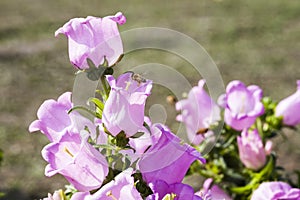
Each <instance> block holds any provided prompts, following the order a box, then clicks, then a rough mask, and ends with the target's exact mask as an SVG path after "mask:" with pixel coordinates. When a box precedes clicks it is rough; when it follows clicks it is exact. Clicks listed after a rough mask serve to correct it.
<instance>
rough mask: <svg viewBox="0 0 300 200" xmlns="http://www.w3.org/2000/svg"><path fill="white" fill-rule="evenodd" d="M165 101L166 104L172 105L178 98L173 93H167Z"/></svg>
mask: <svg viewBox="0 0 300 200" xmlns="http://www.w3.org/2000/svg"><path fill="white" fill-rule="evenodd" d="M166 101H167V103H168V104H170V105H172V106H174V105H175V104H176V102H177V101H178V100H177V98H176V97H175V96H174V95H168V96H167V98H166Z"/></svg>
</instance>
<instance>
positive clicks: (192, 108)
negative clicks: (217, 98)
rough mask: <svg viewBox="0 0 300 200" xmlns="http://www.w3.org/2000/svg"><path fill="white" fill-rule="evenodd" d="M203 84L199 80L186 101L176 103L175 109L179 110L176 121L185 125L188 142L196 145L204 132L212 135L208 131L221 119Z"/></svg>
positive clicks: (217, 108)
mask: <svg viewBox="0 0 300 200" xmlns="http://www.w3.org/2000/svg"><path fill="white" fill-rule="evenodd" d="M204 84H205V81H204V80H200V81H199V83H198V86H196V87H193V88H192V89H191V91H190V92H189V94H188V98H187V99H184V100H181V101H179V102H177V103H176V109H177V110H181V114H180V115H178V116H177V118H176V119H177V120H178V121H181V122H183V123H184V124H185V126H186V130H187V134H188V138H189V140H190V141H191V142H192V143H193V144H196V145H198V144H200V143H201V142H202V140H203V139H204V136H205V132H206V133H207V134H211V133H212V131H209V130H208V129H209V128H210V126H211V125H212V124H215V123H216V122H217V121H219V120H220V119H221V118H220V109H219V107H218V106H217V104H216V103H215V102H214V101H213V99H212V98H211V97H210V96H209V95H208V94H207V93H206V91H205V90H204V88H203V87H204Z"/></svg>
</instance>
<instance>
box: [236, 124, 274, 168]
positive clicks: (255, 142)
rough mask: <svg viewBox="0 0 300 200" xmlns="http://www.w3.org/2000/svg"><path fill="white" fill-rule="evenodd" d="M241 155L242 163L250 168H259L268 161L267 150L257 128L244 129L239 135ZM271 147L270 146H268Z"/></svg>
mask: <svg viewBox="0 0 300 200" xmlns="http://www.w3.org/2000/svg"><path fill="white" fill-rule="evenodd" d="M237 144H238V149H239V155H240V159H241V161H242V163H243V164H244V165H245V166H246V167H247V168H249V169H253V170H258V169H260V168H261V167H262V166H264V165H265V163H266V155H267V153H268V152H269V151H270V150H268V152H266V150H265V148H264V145H263V142H262V140H261V137H260V135H259V133H258V131H257V130H256V129H254V130H253V131H250V130H247V129H245V130H243V132H242V134H241V136H238V137H237ZM268 148H269V147H268Z"/></svg>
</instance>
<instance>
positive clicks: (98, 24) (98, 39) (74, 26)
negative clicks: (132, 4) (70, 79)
mask: <svg viewBox="0 0 300 200" xmlns="http://www.w3.org/2000/svg"><path fill="white" fill-rule="evenodd" d="M125 22H126V18H125V16H124V15H123V14H122V13H121V12H118V13H117V14H116V15H115V16H107V17H104V18H98V17H92V16H89V17H87V18H74V19H71V20H70V21H69V22H67V23H66V24H65V25H64V26H63V27H61V28H59V29H58V30H57V31H56V32H55V36H57V35H58V34H60V33H62V34H64V35H65V36H67V37H68V43H69V58H70V61H71V63H72V64H73V65H74V66H75V67H76V68H78V69H87V68H89V66H88V63H87V58H89V59H91V60H92V61H93V63H94V64H95V65H96V66H99V65H101V64H103V62H104V60H105V59H106V60H107V61H108V65H109V66H111V65H113V64H114V63H116V61H117V60H118V58H119V57H120V55H122V54H123V45H122V40H121V37H120V33H119V30H118V26H117V23H118V24H120V25H122V24H124V23H125Z"/></svg>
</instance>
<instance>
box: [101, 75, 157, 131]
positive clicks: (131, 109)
mask: <svg viewBox="0 0 300 200" xmlns="http://www.w3.org/2000/svg"><path fill="white" fill-rule="evenodd" d="M106 78H107V81H108V83H109V85H110V87H111V91H110V93H109V97H108V99H107V101H106V102H105V105H104V109H103V114H102V120H103V123H104V125H105V127H106V129H107V130H108V131H109V132H110V133H111V134H112V135H113V136H116V135H117V134H118V133H120V132H121V131H124V132H125V134H126V135H127V136H128V137H130V136H132V135H134V134H136V133H137V132H138V131H139V130H140V129H143V123H144V110H145V103H146V99H147V97H148V96H149V95H150V92H151V88H152V81H150V80H146V79H143V81H142V82H141V81H137V80H135V79H134V78H133V74H132V73H125V74H122V75H120V76H119V77H118V79H117V80H116V79H115V78H114V77H113V76H111V75H108V76H106Z"/></svg>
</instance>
